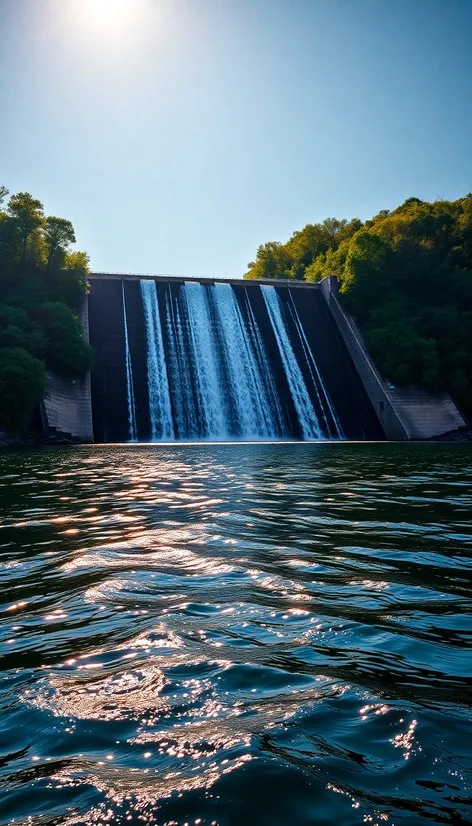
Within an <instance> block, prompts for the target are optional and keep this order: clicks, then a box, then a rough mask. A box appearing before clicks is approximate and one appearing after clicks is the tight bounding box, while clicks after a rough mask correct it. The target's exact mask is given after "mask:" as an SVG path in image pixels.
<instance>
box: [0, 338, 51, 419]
mask: <svg viewBox="0 0 472 826" xmlns="http://www.w3.org/2000/svg"><path fill="white" fill-rule="evenodd" d="M45 376H46V371H45V369H44V364H43V363H42V362H41V361H39V359H36V358H33V356H31V355H30V354H29V353H27V352H26V350H24V349H23V348H22V347H0V423H1V424H3V425H4V426H6V427H10V428H12V429H15V430H21V429H22V428H23V427H24V426H26V425H27V423H28V420H29V417H30V416H31V413H32V411H33V409H34V406H35V404H37V403H38V402H39V400H40V399H41V397H42V395H43V392H44V382H45Z"/></svg>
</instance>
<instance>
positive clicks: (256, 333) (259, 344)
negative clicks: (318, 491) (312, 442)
mask: <svg viewBox="0 0 472 826" xmlns="http://www.w3.org/2000/svg"><path fill="white" fill-rule="evenodd" d="M244 298H245V310H246V313H247V324H248V331H249V336H250V339H251V342H252V346H253V350H254V353H255V355H256V359H257V362H258V364H259V370H260V374H261V377H262V381H263V383H264V387H265V392H266V396H267V399H268V404H269V408H270V410H271V416H272V422H273V425H274V431H273V434H272V435H273V436H276V437H283V436H285V437H287V436H288V435H289V433H288V430H287V423H286V421H285V418H284V414H283V412H282V407H281V405H280V399H279V394H278V392H277V387H276V384H275V379H274V374H273V372H272V368H271V364H270V361H269V358H268V355H267V352H266V348H265V346H264V340H263V338H262V334H261V331H260V329H259V325H258V323H257V320H256V317H255V315H254V310H253V309H252V305H251V302H250V300H249V296H248V292H247V288H246V287H245V288H244Z"/></svg>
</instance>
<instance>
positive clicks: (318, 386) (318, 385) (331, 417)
mask: <svg viewBox="0 0 472 826" xmlns="http://www.w3.org/2000/svg"><path fill="white" fill-rule="evenodd" d="M288 294H289V296H290V304H289V308H290V312H291V314H292V318H293V320H294V323H295V326H296V328H297V333H298V336H299V338H300V343H301V345H302V348H303V352H304V354H305V358H306V361H307V364H308V367H309V370H310V375H311V378H312V381H313V386H314V388H315V391H316V395H317V398H318V403H319V405H320V407H321V410H322V412H323V418H324V422H325V426H326V430H327V432H328V433H329V434H330V435H331V430H332V428H334V434H333V435H334V436H335V437H336V438H338V439H342V438H343V431H342V428H341V424H340V422H339V419H338V417H337V415H336V411H335V409H334V407H333V405H332V404H331V400H330V398H329V395H328V393H327V391H326V387H325V385H324V382H323V379H322V378H321V375H320V371H319V370H318V365H317V363H316V361H315V358H314V356H313V353H312V352H311V347H310V345H309V343H308V339H307V337H306V333H305V330H304V329H303V325H302V322H301V320H300V316H299V314H298V310H297V308H296V306H295V301H294V300H293V295H292V292H291V290H289V291H288ZM331 422H332V424H331Z"/></svg>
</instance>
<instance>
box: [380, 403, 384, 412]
mask: <svg viewBox="0 0 472 826" xmlns="http://www.w3.org/2000/svg"><path fill="white" fill-rule="evenodd" d="M384 410H385V402H383V401H382V402H379V411H380V413H383V412H384Z"/></svg>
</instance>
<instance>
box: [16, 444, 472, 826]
mask: <svg viewBox="0 0 472 826" xmlns="http://www.w3.org/2000/svg"><path fill="white" fill-rule="evenodd" d="M0 470H1V487H0V502H1V515H0V548H1V554H0V581H1V598H0V602H1V613H0V616H1V638H0V649H1V651H0V653H1V655H2V664H1V666H0V823H1V824H6V823H12V822H14V823H15V824H27V823H28V824H33V825H36V826H39V825H40V824H41V826H46V824H47V826H50V825H51V824H67V825H68V826H69V824H104V823H107V824H130V823H131V824H142V823H148V824H160V826H184V824H188V826H190V825H191V824H192V826H193V824H195V826H198V824H202V826H210V824H213V826H215V825H216V826H240V825H241V826H242V825H243V824H244V826H256V824H257V826H308V825H309V824H310V826H311V824H314V823H316V824H334V823H336V824H346V825H349V824H356V825H357V824H370V826H375V824H377V825H378V826H380V825H381V824H386V826H392V824H397V825H398V824H420V823H421V824H430V823H445V824H463V823H469V822H470V819H469V818H470V811H471V808H472V792H471V787H472V780H471V778H472V774H471V769H472V722H471V712H470V707H471V698H472V693H471V682H470V678H471V671H472V657H471V652H470V639H471V633H472V622H471V618H470V617H471V614H470V609H471V604H472V575H471V569H472V565H471V556H472V553H471V551H472V528H471V521H470V513H471V507H472V492H471V487H470V486H471V478H472V477H471V471H472V456H471V452H470V447H469V446H468V445H452V446H448V445H429V444H425V445H388V444H378V445H374V444H371V445H368V444H347V443H346V444H342V443H338V444H273V445H268V444H254V445H243V444H234V445H221V444H220V445H208V444H200V445H167V446H165V445H155V446H142V445H127V446H122V447H118V446H112V447H110V446H108V447H98V446H97V447H80V448H77V449H54V450H36V451H33V450H32V451H18V452H14V451H4V452H3V453H2V454H1V455H0Z"/></svg>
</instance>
